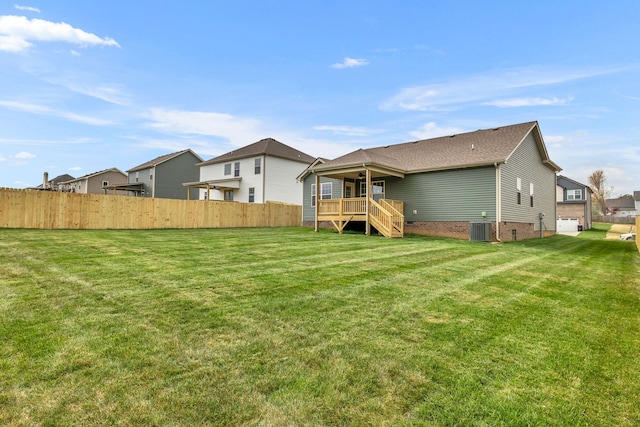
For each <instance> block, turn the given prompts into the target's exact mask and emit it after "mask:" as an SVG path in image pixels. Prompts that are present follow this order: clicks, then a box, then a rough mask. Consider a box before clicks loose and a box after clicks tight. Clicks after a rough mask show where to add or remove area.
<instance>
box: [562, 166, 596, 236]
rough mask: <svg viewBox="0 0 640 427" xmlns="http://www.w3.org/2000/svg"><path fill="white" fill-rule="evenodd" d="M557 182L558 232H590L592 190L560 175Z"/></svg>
mask: <svg viewBox="0 0 640 427" xmlns="http://www.w3.org/2000/svg"><path fill="white" fill-rule="evenodd" d="M556 182H557V185H556V201H557V203H558V208H557V215H558V216H557V221H558V223H557V231H578V230H580V229H584V230H589V229H590V228H591V194H592V191H591V188H590V187H589V186H588V185H584V184H581V183H579V182H578V181H574V180H573V179H570V178H567V177H566V176H562V175H558V179H557V181H556Z"/></svg>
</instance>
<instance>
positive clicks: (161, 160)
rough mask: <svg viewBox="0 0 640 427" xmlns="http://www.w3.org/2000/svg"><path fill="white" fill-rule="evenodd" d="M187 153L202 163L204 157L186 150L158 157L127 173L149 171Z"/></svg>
mask: <svg viewBox="0 0 640 427" xmlns="http://www.w3.org/2000/svg"><path fill="white" fill-rule="evenodd" d="M186 153H191V154H192V155H193V156H194V157H195V158H196V159H198V162H201V161H202V157H200V156H198V155H197V154H196V153H194V152H193V151H192V150H191V149H186V150H182V151H178V152H175V153H171V154H165V155H164V156H160V157H156V158H155V159H153V160H149V161H148V162H145V163H143V164H141V165H138V166H136V167H134V168H131V169H129V170H128V171H127V172H135V171H140V170H144V169H149V168H152V167H154V166H157V165H159V164H160V163H164V162H168V161H169V160H171V159H175V158H176V157H179V156H181V155H183V154H186Z"/></svg>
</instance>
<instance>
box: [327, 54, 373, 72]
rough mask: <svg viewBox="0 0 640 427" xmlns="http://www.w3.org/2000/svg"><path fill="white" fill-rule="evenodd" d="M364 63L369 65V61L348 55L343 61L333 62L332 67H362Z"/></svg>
mask: <svg viewBox="0 0 640 427" xmlns="http://www.w3.org/2000/svg"><path fill="white" fill-rule="evenodd" d="M363 65H369V61H367V60H366V59H362V58H349V57H348V56H347V57H346V58H344V60H343V61H342V62H338V63H336V64H333V65H332V66H331V68H338V69H339V68H353V67H362V66H363Z"/></svg>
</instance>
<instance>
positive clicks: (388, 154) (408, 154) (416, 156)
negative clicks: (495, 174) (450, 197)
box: [313, 122, 555, 173]
mask: <svg viewBox="0 0 640 427" xmlns="http://www.w3.org/2000/svg"><path fill="white" fill-rule="evenodd" d="M537 125H538V123H537V122H527V123H521V124H516V125H511V126H503V127H499V128H494V129H483V130H477V131H475V132H467V133H462V134H457V135H450V136H443V137H438V138H431V139H422V140H418V141H413V142H405V143H402V144H395V145H388V146H384V147H376V148H368V149H360V150H357V151H354V152H351V153H348V154H345V155H344V156H341V157H338V158H336V159H333V160H330V161H327V162H325V163H323V164H320V165H318V166H316V167H315V168H313V169H314V170H317V171H323V170H330V169H334V168H340V167H346V166H349V165H357V164H377V165H380V166H385V167H389V168H394V169H399V170H402V171H404V172H406V173H412V172H420V171H429V170H443V169H456V168H462V167H470V166H481V165H490V164H494V163H504V162H505V161H506V160H507V159H508V158H509V156H510V155H511V153H513V151H514V150H515V149H516V147H517V146H518V145H519V144H520V143H521V142H522V141H523V140H524V138H525V137H526V136H527V135H528V134H529V133H530V132H531V131H532V130H533V129H534V128H535V127H537ZM540 140H541V136H540ZM540 143H542V141H540ZM541 149H542V150H544V146H543V145H542V148H541ZM544 156H546V152H545V153H544V155H543V160H549V159H547V158H544ZM554 166H555V165H554Z"/></svg>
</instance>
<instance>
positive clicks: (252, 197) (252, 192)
mask: <svg viewBox="0 0 640 427" xmlns="http://www.w3.org/2000/svg"><path fill="white" fill-rule="evenodd" d="M255 200H256V188H255V187H249V203H253V202H255Z"/></svg>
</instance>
